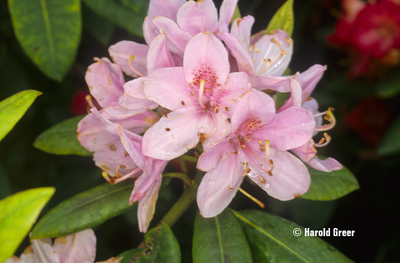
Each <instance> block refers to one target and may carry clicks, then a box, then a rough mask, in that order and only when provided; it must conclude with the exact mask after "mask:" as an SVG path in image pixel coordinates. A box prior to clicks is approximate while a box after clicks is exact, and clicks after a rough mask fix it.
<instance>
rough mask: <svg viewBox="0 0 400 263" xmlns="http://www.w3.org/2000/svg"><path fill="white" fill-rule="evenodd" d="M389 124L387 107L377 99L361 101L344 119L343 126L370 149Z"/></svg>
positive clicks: (380, 137)
mask: <svg viewBox="0 0 400 263" xmlns="http://www.w3.org/2000/svg"><path fill="white" fill-rule="evenodd" d="M389 124H390V110H389V107H388V106H387V105H386V103H385V102H384V101H383V100H380V99H377V98H364V99H361V100H360V102H359V103H358V105H357V107H356V108H354V109H353V110H352V111H351V112H349V113H348V114H347V116H346V119H345V126H346V127H348V128H349V129H351V130H353V131H354V132H356V133H357V134H358V135H360V136H361V138H362V139H363V140H364V141H365V142H366V143H367V144H369V145H370V146H372V147H376V146H377V145H378V144H379V142H380V141H381V139H382V137H383V135H384V133H385V131H386V129H387V128H388V126H389Z"/></svg>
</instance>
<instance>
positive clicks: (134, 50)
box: [108, 40, 149, 77]
mask: <svg viewBox="0 0 400 263" xmlns="http://www.w3.org/2000/svg"><path fill="white" fill-rule="evenodd" d="M148 49H149V47H148V46H147V45H143V44H138V43H135V42H133V41H126V40H123V41H120V42H118V43H117V44H115V45H112V46H110V48H109V49H108V52H109V53H110V56H111V58H112V59H113V60H114V61H115V63H117V64H118V65H119V66H120V67H121V68H122V70H123V71H124V72H125V73H126V74H127V75H129V76H132V77H137V76H138V75H137V74H136V73H135V72H134V71H133V70H132V69H131V67H130V66H129V64H131V66H132V67H133V68H135V69H136V70H137V71H139V72H140V73H141V74H143V75H147V61H146V60H147V51H148ZM131 56H134V59H133V60H132V61H131V62H129V61H130V58H131Z"/></svg>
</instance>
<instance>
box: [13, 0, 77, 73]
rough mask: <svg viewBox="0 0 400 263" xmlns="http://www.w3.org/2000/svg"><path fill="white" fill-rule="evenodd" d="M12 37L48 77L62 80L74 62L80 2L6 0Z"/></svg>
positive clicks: (74, 0)
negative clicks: (13, 32)
mask: <svg viewBox="0 0 400 263" xmlns="http://www.w3.org/2000/svg"><path fill="white" fill-rule="evenodd" d="M8 5H9V9H10V13H11V20H12V24H13V27H14V31H15V35H16V36H17V39H18V41H19V42H20V44H21V46H22V48H23V49H24V51H25V52H26V54H27V55H28V56H29V58H30V59H31V60H32V61H33V62H34V63H35V64H36V65H37V66H38V67H39V69H40V70H41V71H43V72H44V73H45V74H46V75H47V76H49V77H50V78H52V79H55V80H61V79H62V78H63V77H64V76H65V74H66V73H67V72H68V71H69V69H70V67H71V65H72V63H73V62H74V59H75V55H76V50H77V48H78V44H79V40H80V35H81V24H82V23H81V5H80V1H79V0H68V1H59V0H40V1H31V0H8Z"/></svg>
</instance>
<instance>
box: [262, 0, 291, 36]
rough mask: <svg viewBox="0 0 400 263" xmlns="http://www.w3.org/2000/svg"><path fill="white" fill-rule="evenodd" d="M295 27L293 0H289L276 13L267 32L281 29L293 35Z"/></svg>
mask: <svg viewBox="0 0 400 263" xmlns="http://www.w3.org/2000/svg"><path fill="white" fill-rule="evenodd" d="M293 27H294V14H293V0H287V1H286V3H284V4H283V5H282V6H281V8H279V10H278V11H277V12H276V13H275V15H274V16H273V17H272V19H271V21H270V22H269V24H268V27H267V29H266V30H265V34H270V33H271V31H272V30H276V29H281V30H283V31H286V32H287V33H288V34H289V36H292V33H293Z"/></svg>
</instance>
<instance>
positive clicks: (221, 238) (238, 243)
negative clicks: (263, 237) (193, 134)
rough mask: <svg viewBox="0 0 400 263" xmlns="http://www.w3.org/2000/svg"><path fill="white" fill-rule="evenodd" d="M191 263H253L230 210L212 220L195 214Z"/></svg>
mask: <svg viewBox="0 0 400 263" xmlns="http://www.w3.org/2000/svg"><path fill="white" fill-rule="evenodd" d="M193 262H195V263H197V262H198V263H202V262H215V263H217V262H225V263H226V262H232V263H233V262H253V260H252V257H251V251H250V247H249V244H248V243H247V240H246V236H245V235H244V233H243V230H242V228H241V227H240V224H239V222H238V220H237V219H236V218H235V216H234V215H233V214H232V212H231V210H230V209H225V211H224V212H222V213H221V214H219V215H218V216H216V217H213V218H203V217H202V216H201V215H200V214H199V213H197V215H196V219H195V223H194V234H193ZM256 262H261V261H256Z"/></svg>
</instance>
